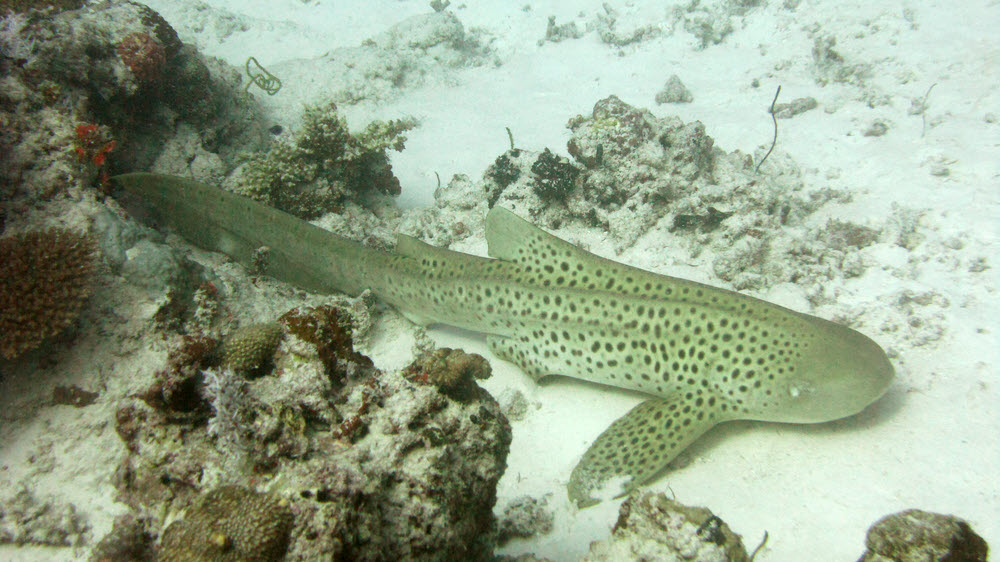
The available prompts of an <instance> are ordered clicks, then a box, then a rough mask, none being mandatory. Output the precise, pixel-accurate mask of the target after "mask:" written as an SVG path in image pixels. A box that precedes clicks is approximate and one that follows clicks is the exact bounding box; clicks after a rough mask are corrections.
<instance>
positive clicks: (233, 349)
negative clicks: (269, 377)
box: [220, 322, 284, 375]
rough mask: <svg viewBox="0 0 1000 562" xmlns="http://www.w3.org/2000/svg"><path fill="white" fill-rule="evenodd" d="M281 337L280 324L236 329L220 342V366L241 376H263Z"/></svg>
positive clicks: (271, 323) (270, 323) (252, 325)
mask: <svg viewBox="0 0 1000 562" xmlns="http://www.w3.org/2000/svg"><path fill="white" fill-rule="evenodd" d="M283 335H284V331H283V330H282V328H281V324H277V323H274V322H268V323H263V324H251V325H249V326H243V327H242V328H238V329H236V330H234V331H233V333H231V334H229V336H227V337H226V339H225V340H224V341H223V342H222V349H221V350H220V352H221V354H222V364H223V365H227V366H229V367H231V368H232V369H233V370H234V371H236V372H237V373H240V374H243V375H260V374H263V373H264V372H265V371H266V370H268V367H269V366H270V365H271V364H272V359H273V358H274V352H275V351H276V350H277V349H278V344H279V343H281V337H282V336H283Z"/></svg>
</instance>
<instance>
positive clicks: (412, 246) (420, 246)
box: [396, 234, 434, 259]
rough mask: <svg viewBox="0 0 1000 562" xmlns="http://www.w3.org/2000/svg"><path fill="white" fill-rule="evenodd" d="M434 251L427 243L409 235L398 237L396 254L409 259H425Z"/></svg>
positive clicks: (398, 235)
mask: <svg viewBox="0 0 1000 562" xmlns="http://www.w3.org/2000/svg"><path fill="white" fill-rule="evenodd" d="M433 249H434V246H431V245H430V244H428V243H427V242H424V241H421V240H417V239H416V238H414V237H412V236H410V235H408V234H397V235H396V253H397V254H399V255H402V256H406V257H409V258H416V259H419V258H423V257H425V256H427V254H428V252H430V251H431V250H433Z"/></svg>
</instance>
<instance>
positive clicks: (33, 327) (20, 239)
mask: <svg viewBox="0 0 1000 562" xmlns="http://www.w3.org/2000/svg"><path fill="white" fill-rule="evenodd" d="M94 264H95V260H94V243H93V241H92V240H91V239H90V238H89V237H87V236H86V235H84V234H79V233H76V232H72V231H69V230H62V229H48V230H42V231H36V232H29V233H27V234H22V235H18V236H11V237H9V238H4V239H2V240H0V355H3V356H4V357H6V358H7V359H14V358H15V357H18V356H19V355H21V354H22V353H24V352H26V351H29V350H32V349H34V348H36V347H38V346H39V345H40V344H41V343H42V341H43V340H44V339H45V338H48V337H51V336H54V335H56V334H58V333H60V332H62V331H63V330H64V329H66V327H67V326H69V325H70V324H72V323H73V321H74V320H76V318H77V316H79V315H80V312H81V311H82V310H83V304H84V302H85V300H86V298H87V296H88V295H89V294H90V292H91V289H92V287H91V280H92V277H93V272H94Z"/></svg>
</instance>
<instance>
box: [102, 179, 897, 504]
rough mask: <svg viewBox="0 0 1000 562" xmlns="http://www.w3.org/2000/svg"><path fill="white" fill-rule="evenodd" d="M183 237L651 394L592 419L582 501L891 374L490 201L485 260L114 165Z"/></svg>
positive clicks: (850, 410) (308, 284)
mask: <svg viewBox="0 0 1000 562" xmlns="http://www.w3.org/2000/svg"><path fill="white" fill-rule="evenodd" d="M114 180H115V181H116V183H117V184H118V185H120V186H122V187H123V188H124V189H125V190H126V191H127V192H130V193H133V194H135V195H138V196H140V197H141V198H142V199H144V200H145V201H146V202H147V204H148V206H149V208H151V209H152V210H153V211H154V212H155V214H157V215H159V217H160V218H161V220H162V221H163V222H164V223H166V224H167V225H169V226H171V227H172V228H174V229H175V230H176V231H178V233H179V234H181V235H182V236H184V237H185V238H187V239H188V240H189V241H191V242H192V243H194V244H195V245H197V246H200V247H202V248H205V249H209V250H215V251H220V252H223V253H225V254H228V255H230V256H231V257H233V258H234V259H236V260H237V261H239V262H241V263H243V264H247V265H249V264H250V262H251V260H252V258H253V255H254V253H255V252H256V251H257V250H258V248H261V247H267V248H268V249H269V251H268V273H269V274H271V275H273V276H274V277H276V278H278V279H281V280H284V281H287V282H290V283H293V284H295V285H298V286H300V287H302V288H305V289H308V290H312V291H316V292H321V293H331V292H344V293H348V294H357V293H360V292H361V291H363V290H365V289H371V290H372V291H373V292H374V293H375V294H376V295H377V296H378V297H379V298H380V299H382V300H383V301H384V302H386V303H388V304H390V305H392V306H393V307H395V308H397V309H398V310H400V311H401V312H402V313H403V314H404V315H406V316H407V317H408V318H410V319H412V320H414V321H415V322H417V323H420V324H423V325H427V324H432V323H443V324H449V325H453V326H458V327H461V328H465V329H469V330H475V331H479V332H484V333H485V334H487V343H488V345H489V347H490V349H491V350H492V351H493V352H494V353H495V354H496V355H497V356H499V357H500V358H502V359H505V360H508V361H511V362H513V363H515V364H516V365H518V366H519V367H520V368H521V369H523V370H524V371H525V372H526V373H528V374H529V375H531V376H532V377H534V378H535V379H539V378H541V377H543V376H546V375H549V374H560V375H566V376H570V377H576V378H581V379H585V380H589V381H593V382H597V383H602V384H607V385H612V386H617V387H621V388H627V389H632V390H637V391H641V392H644V393H647V394H649V395H652V398H650V399H649V400H647V401H645V402H642V403H641V404H639V405H638V406H636V407H635V408H633V409H632V410H631V411H630V412H628V413H627V414H625V415H624V416H623V417H621V418H620V419H618V420H617V421H615V422H614V423H613V424H612V425H611V426H610V427H609V428H608V429H607V430H605V431H604V433H602V434H601V435H600V436H599V437H598V438H597V440H596V441H595V442H594V444H593V445H592V446H591V447H590V448H589V449H588V450H587V452H586V453H584V455H583V458H582V459H581V461H580V462H579V464H578V465H577V466H576V468H575V469H574V470H573V473H572V475H571V477H570V482H569V484H568V490H569V495H570V498H571V499H572V500H574V501H575V502H577V503H578V504H579V505H581V506H585V505H590V504H592V503H596V501H597V500H595V499H594V498H595V494H596V493H597V492H599V491H601V492H602V495H603V493H606V492H607V491H608V490H603V489H604V488H605V487H606V486H608V485H612V486H615V485H617V486H620V487H619V488H614V489H612V490H610V491H611V492H612V494H611V495H615V494H617V495H621V494H624V493H627V492H629V491H631V490H632V489H634V488H636V487H638V486H640V485H641V484H643V483H645V482H647V481H648V480H649V479H650V478H652V477H653V476H655V475H656V474H657V473H658V472H660V471H661V470H662V469H663V468H664V467H665V466H666V465H667V464H668V463H669V462H670V461H671V460H673V459H674V458H675V457H676V456H677V454H679V453H680V452H681V451H682V450H684V448H686V447H687V446H688V445H689V444H691V443H692V442H693V441H695V440H696V439H697V438H698V437H699V436H701V435H702V434H703V433H705V432H706V431H707V430H708V429H710V428H711V427H713V426H714V425H716V424H718V423H720V422H723V421H728V420H737V419H750V420H763V421H776V422H793V423H817V422H824V421H830V420H834V419H838V418H842V417H845V416H849V415H852V414H855V413H858V412H859V411H861V410H862V409H863V408H865V407H866V406H867V405H869V404H870V403H871V402H873V401H875V400H876V399H877V398H879V397H880V396H881V395H882V394H883V393H884V392H885V390H886V389H887V388H888V386H889V384H890V382H891V380H892V378H893V368H892V365H891V364H890V362H889V359H888V357H887V356H886V354H885V352H884V351H883V350H882V348H881V347H879V346H878V345H877V344H876V343H875V342H874V341H872V340H871V339H869V338H868V337H866V336H864V335H862V334H861V333H859V332H857V331H855V330H852V329H850V328H847V327H845V326H842V325H839V324H835V323H833V322H829V321H827V320H824V319H821V318H818V317H814V316H809V315H806V314H802V313H799V312H795V311H793V310H790V309H787V308H784V307H781V306H778V305H775V304H772V303H768V302H766V301H762V300H759V299H755V298H752V297H748V296H746V295H742V294H739V293H736V292H733V291H728V290H725V289H719V288H716V287H711V286H708V285H704V284H700V283H695V282H692V281H686V280H683V279H678V278H675V277H669V276H665V275H659V274H655V273H651V272H648V271H644V270H641V269H637V268H634V267H630V266H627V265H623V264H620V263H617V262H613V261H611V260H607V259H604V258H601V257H599V256H596V255H594V254H591V253H589V252H586V251H584V250H582V249H580V248H578V247H576V246H574V245H572V244H570V243H568V242H566V241H564V240H561V239H559V238H557V237H555V236H553V235H551V234H548V233H546V232H544V231H543V230H541V229H539V228H537V227H535V226H533V225H531V224H530V223H528V222H526V221H524V220H523V219H521V218H519V217H517V216H516V215H514V214H513V213H511V212H510V211H507V210H506V209H502V208H499V207H495V208H493V209H492V210H491V211H490V212H489V214H488V216H487V219H486V239H487V243H488V247H489V255H490V256H491V258H483V257H478V256H472V255H469V254H464V253H460V252H454V251H451V250H446V249H442V248H436V247H433V246H430V245H428V244H425V243H423V242H420V241H418V240H416V239H414V238H411V237H408V236H404V235H400V237H399V240H398V243H397V247H396V252H395V253H384V252H379V251H376V250H372V249H369V248H365V247H363V246H361V245H360V244H358V243H356V242H353V241H350V240H347V239H345V238H342V237H340V236H337V235H334V234H332V233H330V232H328V231H325V230H323V229H321V228H319V227H316V226H313V225H311V224H309V223H307V222H305V221H302V220H299V219H297V218H295V217H293V216H291V215H288V214H286V213H283V212H281V211H278V210H275V209H272V208H270V207H266V206H263V205H260V204H258V203H256V202H254V201H252V200H249V199H246V198H244V197H240V196H238V195H235V194H232V193H229V192H226V191H223V190H220V189H216V188H214V187H211V186H207V185H204V184H201V183H198V182H194V181H191V180H187V179H183V178H177V177H172V176H161V175H154V174H126V175H122V176H117V177H116V178H114Z"/></svg>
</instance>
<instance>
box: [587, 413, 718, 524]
mask: <svg viewBox="0 0 1000 562" xmlns="http://www.w3.org/2000/svg"><path fill="white" fill-rule="evenodd" d="M690 401H691V402H693V399H691V400H690ZM688 402H689V400H688V399H687V398H686V397H684V396H683V395H681V396H677V397H672V398H665V399H660V398H657V399H653V400H647V401H645V402H643V403H641V404H639V405H638V406H636V407H635V408H632V409H631V410H630V411H629V412H628V413H627V414H625V415H624V416H622V417H620V418H618V419H617V420H615V422H614V423H612V424H611V426H610V427H608V428H607V429H606V430H604V433H602V434H601V435H600V436H598V438H597V440H596V441H594V443H593V445H591V446H590V448H589V449H587V452H586V453H584V455H583V458H582V459H580V462H579V464H577V465H576V468H574V469H573V474H572V475H571V476H570V480H569V484H568V486H567V487H568V492H569V497H570V500H572V501H573V502H574V503H576V504H577V506H579V507H581V508H583V507H588V506H591V505H594V504H596V503H599V502H600V501H602V500H604V499H611V498H612V497H615V498H617V497H621V496H624V495H625V494H628V493H630V492H632V491H633V490H635V489H636V488H638V487H639V486H641V485H642V484H644V483H646V482H647V481H648V480H650V479H651V478H652V477H653V476H655V475H656V474H657V473H658V472H660V471H661V470H663V469H664V468H665V467H666V466H667V464H668V463H669V462H670V461H672V460H673V459H674V458H675V457H676V456H677V455H678V454H679V453H680V452H681V451H683V450H684V449H685V448H687V446H688V445H690V444H691V443H692V442H694V441H695V440H696V439H697V438H698V437H700V436H701V435H702V434H703V433H705V432H706V431H708V430H709V429H711V428H712V426H714V425H715V424H716V422H717V421H718V420H715V419H714V416H713V415H712V414H711V413H709V412H705V411H704V410H702V409H699V408H696V407H695V404H693V403H690V404H689V403H688Z"/></svg>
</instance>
